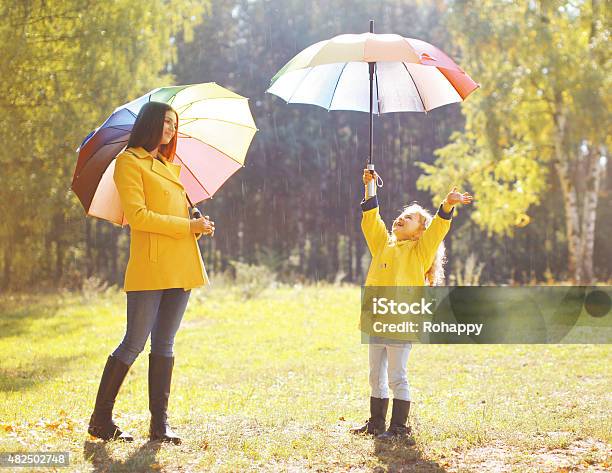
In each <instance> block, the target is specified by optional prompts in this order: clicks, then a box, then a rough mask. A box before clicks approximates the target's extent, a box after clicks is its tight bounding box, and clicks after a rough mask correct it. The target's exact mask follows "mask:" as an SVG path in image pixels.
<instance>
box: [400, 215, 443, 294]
mask: <svg viewBox="0 0 612 473" xmlns="http://www.w3.org/2000/svg"><path fill="white" fill-rule="evenodd" d="M407 214H416V215H418V216H419V220H420V221H421V225H422V226H423V228H424V229H425V228H427V227H429V225H430V224H431V221H432V219H433V217H432V216H431V214H430V213H429V212H428V211H427V210H425V209H424V208H423V207H421V206H420V205H419V204H417V203H413V204H410V205H408V206H406V207H404V210H402V213H401V214H400V216H402V215H407ZM391 239H392V240H396V238H395V235H393V233H391ZM445 263H446V247H445V246H444V242H441V243H440V246H438V251H437V252H436V256H435V258H434V261H433V263H432V265H431V267H430V268H429V269H427V270H426V271H425V274H424V278H425V283H426V284H428V285H429V286H441V285H442V284H444V264H445Z"/></svg>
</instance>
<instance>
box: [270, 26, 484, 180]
mask: <svg viewBox="0 0 612 473" xmlns="http://www.w3.org/2000/svg"><path fill="white" fill-rule="evenodd" d="M476 88H478V84H477V83H476V82H474V81H473V80H472V79H471V77H470V76H468V75H467V74H466V73H465V72H464V71H463V70H462V69H461V68H460V67H459V66H458V65H457V64H455V62H454V61H453V60H452V59H451V58H450V57H448V56H447V55H446V54H444V53H443V52H442V51H441V50H440V49H438V48H436V47H435V46H432V45H431V44H429V43H426V42H425V41H421V40H419V39H413V38H404V37H402V36H399V35H397V34H374V22H373V21H370V32H369V33H363V34H342V35H339V36H335V37H334V38H331V39H328V40H325V41H320V42H318V43H315V44H313V45H312V46H309V47H308V48H306V49H304V50H303V51H301V52H300V53H299V54H297V56H295V57H294V58H293V59H291V61H289V62H288V63H287V64H286V65H285V66H284V67H283V68H282V69H281V70H280V71H278V72H277V73H276V75H275V76H274V77H273V78H272V80H271V85H270V88H269V89H268V92H270V93H272V94H274V95H277V96H279V97H281V98H282V99H284V100H285V101H286V102H287V103H304V104H312V105H318V106H320V107H323V108H326V109H327V110H355V111H362V112H369V113H370V153H369V157H368V165H369V167H370V168H371V169H374V167H373V165H372V144H373V126H374V125H373V120H372V116H373V114H381V113H389V112H428V111H430V110H432V109H434V108H437V107H440V106H442V105H446V104H449V103H453V102H461V101H462V100H464V99H465V98H466V97H467V96H468V95H469V94H470V93H472V92H473V91H474V90H475V89H476Z"/></svg>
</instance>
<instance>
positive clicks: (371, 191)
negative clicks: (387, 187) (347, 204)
mask: <svg viewBox="0 0 612 473" xmlns="http://www.w3.org/2000/svg"><path fill="white" fill-rule="evenodd" d="M370 33H374V20H370ZM375 65H376V63H375V62H368V66H369V69H370V152H369V155H368V163H367V165H366V168H367V169H369V170H370V171H371V173H372V174H374V164H372V154H373V153H372V149H373V144H374V68H375ZM367 195H368V197H373V196H375V195H376V181H375V180H372V181H370V183H369V184H368V187H367Z"/></svg>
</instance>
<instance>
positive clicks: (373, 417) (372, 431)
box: [351, 397, 389, 435]
mask: <svg viewBox="0 0 612 473" xmlns="http://www.w3.org/2000/svg"><path fill="white" fill-rule="evenodd" d="M388 407H389V399H380V398H378V397H371V398H370V418H369V419H368V420H366V423H365V425H363V426H362V427H359V428H358V429H351V433H352V434H369V435H378V434H380V433H382V432H384V431H385V420H386V418H387V408H388Z"/></svg>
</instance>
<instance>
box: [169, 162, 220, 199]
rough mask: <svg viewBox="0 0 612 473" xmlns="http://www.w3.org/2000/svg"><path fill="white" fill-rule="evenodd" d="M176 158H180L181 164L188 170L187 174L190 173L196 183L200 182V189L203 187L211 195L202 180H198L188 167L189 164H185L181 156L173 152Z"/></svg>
mask: <svg viewBox="0 0 612 473" xmlns="http://www.w3.org/2000/svg"><path fill="white" fill-rule="evenodd" d="M175 154H176V155H177V156H178V158H179V159H180V160H181V163H183V165H184V166H185V167H186V168H187V170H188V171H189V174H191V175H192V176H193V178H194V179H195V180H196V181H197V182H198V184H200V186H202V189H204V190H205V191H206V193H207V194H208V195H209V196H210V197H212V194H211V193H210V192H209V191H208V189H207V188H206V186H204V184H203V183H202V182H200V180H199V179H198V178H197V176H196V175H195V174H194V172H193V171H192V170H191V169H190V168H189V166H188V165H187V163H186V162H185V161H184V160H183V158H181V157H180V156H179V155H178V153H175Z"/></svg>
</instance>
